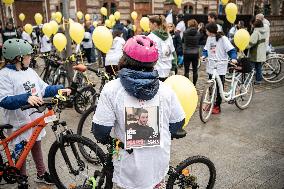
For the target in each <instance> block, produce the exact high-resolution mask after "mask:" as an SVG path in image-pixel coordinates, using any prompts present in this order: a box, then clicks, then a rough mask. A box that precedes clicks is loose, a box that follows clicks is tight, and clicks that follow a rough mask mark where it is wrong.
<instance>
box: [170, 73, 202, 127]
mask: <svg viewBox="0 0 284 189" xmlns="http://www.w3.org/2000/svg"><path fill="white" fill-rule="evenodd" d="M165 84H167V85H168V86H170V87H171V88H172V89H173V91H174V92H175V94H176V96H177V97H178V100H179V102H180V104H181V106H182V108H183V111H184V113H185V124H184V126H183V128H184V127H186V126H187V124H188V122H189V120H190V118H191V116H192V115H193V113H194V112H195V109H196V107H197V102H198V95H197V91H196V88H195V86H194V85H193V84H192V82H191V81H190V80H189V79H188V78H186V77H184V76H181V75H173V76H171V77H169V78H168V79H167V80H166V81H165Z"/></svg>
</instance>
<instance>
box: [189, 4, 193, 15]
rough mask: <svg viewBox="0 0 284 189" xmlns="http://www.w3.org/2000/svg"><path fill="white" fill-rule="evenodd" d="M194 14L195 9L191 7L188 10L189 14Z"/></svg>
mask: <svg viewBox="0 0 284 189" xmlns="http://www.w3.org/2000/svg"><path fill="white" fill-rule="evenodd" d="M192 13H193V7H192V6H189V8H188V14H192Z"/></svg>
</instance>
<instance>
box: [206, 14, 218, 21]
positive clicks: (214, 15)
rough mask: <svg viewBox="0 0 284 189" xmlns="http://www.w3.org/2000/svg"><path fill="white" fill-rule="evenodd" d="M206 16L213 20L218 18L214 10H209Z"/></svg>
mask: <svg viewBox="0 0 284 189" xmlns="http://www.w3.org/2000/svg"><path fill="white" fill-rule="evenodd" d="M208 16H209V17H210V18H214V19H215V20H217V18H218V15H217V14H216V12H210V13H209V14H208Z"/></svg>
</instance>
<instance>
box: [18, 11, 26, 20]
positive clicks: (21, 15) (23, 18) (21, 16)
mask: <svg viewBox="0 0 284 189" xmlns="http://www.w3.org/2000/svg"><path fill="white" fill-rule="evenodd" d="M25 18H26V16H25V15H24V14H23V13H21V14H19V19H20V20H21V21H22V22H23V21H24V20H25Z"/></svg>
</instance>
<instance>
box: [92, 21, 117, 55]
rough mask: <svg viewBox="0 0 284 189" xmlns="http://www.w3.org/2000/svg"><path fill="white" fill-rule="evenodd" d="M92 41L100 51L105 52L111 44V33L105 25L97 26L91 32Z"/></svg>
mask: <svg viewBox="0 0 284 189" xmlns="http://www.w3.org/2000/svg"><path fill="white" fill-rule="evenodd" d="M92 39H93V42H94V44H95V46H96V48H98V49H99V50H100V51H102V52H103V53H107V52H108V51H109V49H110V48H111V46H112V41H113V38H112V34H111V32H110V30H109V29H108V28H107V27H105V26H98V27H96V29H95V30H94V32H93V36H92Z"/></svg>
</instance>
